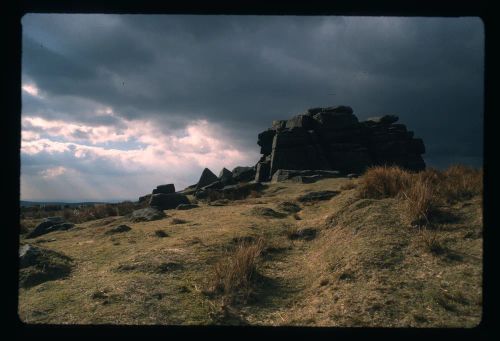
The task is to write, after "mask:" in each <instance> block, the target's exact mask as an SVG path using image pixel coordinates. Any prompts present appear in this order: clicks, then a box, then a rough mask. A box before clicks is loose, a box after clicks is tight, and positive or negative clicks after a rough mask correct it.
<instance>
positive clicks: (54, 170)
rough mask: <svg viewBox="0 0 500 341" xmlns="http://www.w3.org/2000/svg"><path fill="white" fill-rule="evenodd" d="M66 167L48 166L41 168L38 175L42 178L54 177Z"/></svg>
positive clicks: (64, 170) (63, 171) (64, 171)
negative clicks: (47, 167) (44, 168)
mask: <svg viewBox="0 0 500 341" xmlns="http://www.w3.org/2000/svg"><path fill="white" fill-rule="evenodd" d="M66 171H67V169H66V168H65V167H61V166H59V167H54V168H49V169H46V170H43V171H41V172H40V175H41V176H42V178H44V179H47V178H55V177H57V176H59V175H62V174H64V173H66Z"/></svg>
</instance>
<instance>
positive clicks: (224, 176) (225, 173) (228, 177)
mask: <svg viewBox="0 0 500 341" xmlns="http://www.w3.org/2000/svg"><path fill="white" fill-rule="evenodd" d="M232 180H233V172H231V171H230V170H229V169H226V168H222V170H221V171H220V173H219V181H221V182H223V183H228V182H230V181H232Z"/></svg>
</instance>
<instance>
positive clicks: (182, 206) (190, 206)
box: [175, 204, 200, 210]
mask: <svg viewBox="0 0 500 341" xmlns="http://www.w3.org/2000/svg"><path fill="white" fill-rule="evenodd" d="M198 207H200V206H198V205H196V204H180V205H179V206H177V207H176V208H175V209H176V210H190V209H193V208H198Z"/></svg>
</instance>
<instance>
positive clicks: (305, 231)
mask: <svg viewBox="0 0 500 341" xmlns="http://www.w3.org/2000/svg"><path fill="white" fill-rule="evenodd" d="M315 237H316V229H313V228H310V227H306V228H301V229H298V230H297V231H295V232H293V233H291V234H290V239H304V240H312V239H314V238H315Z"/></svg>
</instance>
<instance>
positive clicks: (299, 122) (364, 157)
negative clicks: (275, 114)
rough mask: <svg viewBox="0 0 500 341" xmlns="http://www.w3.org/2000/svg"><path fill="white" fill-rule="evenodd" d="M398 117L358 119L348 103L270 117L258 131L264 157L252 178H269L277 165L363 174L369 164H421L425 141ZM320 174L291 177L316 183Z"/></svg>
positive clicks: (416, 167) (422, 166) (414, 166)
mask: <svg viewBox="0 0 500 341" xmlns="http://www.w3.org/2000/svg"><path fill="white" fill-rule="evenodd" d="M397 121H398V117H397V116H395V115H384V116H380V117H373V118H370V119H368V120H366V121H362V122H359V121H358V118H357V117H356V116H355V115H354V114H353V110H352V108H351V107H348V106H337V107H327V108H312V109H308V110H307V111H306V112H305V113H303V114H299V115H296V116H294V117H292V118H290V119H289V120H287V121H285V120H279V121H273V124H272V127H271V128H270V129H267V130H265V131H263V132H262V133H260V134H259V136H258V141H257V144H258V145H259V146H260V147H261V154H262V157H261V158H260V160H259V161H258V162H257V164H256V166H255V171H256V174H255V177H254V179H255V181H258V182H265V181H269V180H270V179H271V177H272V176H273V174H275V173H276V171H277V170H279V169H296V170H308V169H309V170H310V169H319V170H338V171H341V172H343V173H345V174H349V173H353V172H354V173H362V172H363V171H364V170H365V169H366V168H367V167H369V166H372V165H380V164H394V165H397V166H400V167H404V168H408V169H409V170H421V169H425V162H424V161H423V159H422V157H421V154H424V153H425V146H424V144H423V141H422V140H421V139H416V138H414V136H413V135H414V134H413V132H412V131H408V130H407V129H406V126H405V125H404V124H397V123H396V122H397ZM320 178H321V176H318V175H298V176H297V177H295V178H294V179H293V180H294V181H299V182H314V181H316V180H317V179H320Z"/></svg>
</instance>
